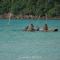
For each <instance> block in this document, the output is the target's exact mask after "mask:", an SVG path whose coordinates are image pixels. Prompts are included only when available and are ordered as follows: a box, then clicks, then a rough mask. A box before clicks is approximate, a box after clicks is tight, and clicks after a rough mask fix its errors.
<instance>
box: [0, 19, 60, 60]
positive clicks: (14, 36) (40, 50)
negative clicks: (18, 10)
mask: <svg viewBox="0 0 60 60" xmlns="http://www.w3.org/2000/svg"><path fill="white" fill-rule="evenodd" d="M8 23H9V24H8ZM30 23H33V24H34V25H35V26H39V27H42V26H43V25H44V24H45V20H11V21H10V22H8V20H5V19H0V60H60V21H59V20H48V25H49V27H50V28H58V29H59V31H58V32H24V31H21V30H22V29H23V28H24V27H25V26H27V25H28V24H30Z"/></svg>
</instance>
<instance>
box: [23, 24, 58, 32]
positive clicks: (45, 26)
mask: <svg viewBox="0 0 60 60" xmlns="http://www.w3.org/2000/svg"><path fill="white" fill-rule="evenodd" d="M24 31H30V32H34V31H44V32H48V31H49V29H48V25H47V24H45V25H44V27H43V29H40V28H39V27H37V28H35V27H34V25H33V24H30V25H28V26H26V27H25V29H24ZM50 31H54V32H56V31H58V29H57V28H56V29H54V30H50Z"/></svg>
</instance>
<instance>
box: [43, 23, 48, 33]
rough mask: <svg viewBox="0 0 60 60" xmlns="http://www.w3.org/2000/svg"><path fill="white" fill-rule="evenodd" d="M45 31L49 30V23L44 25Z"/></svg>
mask: <svg viewBox="0 0 60 60" xmlns="http://www.w3.org/2000/svg"><path fill="white" fill-rule="evenodd" d="M43 30H44V31H45V32H47V31H48V25H47V24H45V26H44V29H43Z"/></svg>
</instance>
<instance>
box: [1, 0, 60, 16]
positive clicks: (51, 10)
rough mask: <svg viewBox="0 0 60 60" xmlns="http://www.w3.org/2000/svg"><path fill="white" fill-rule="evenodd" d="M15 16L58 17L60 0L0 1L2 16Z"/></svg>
mask: <svg viewBox="0 0 60 60" xmlns="http://www.w3.org/2000/svg"><path fill="white" fill-rule="evenodd" d="M8 12H11V13H13V14H16V15H17V14H23V15H40V16H44V15H45V13H47V14H48V16H56V15H59V14H60V0H0V15H1V14H4V13H8Z"/></svg>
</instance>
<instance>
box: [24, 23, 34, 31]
mask: <svg viewBox="0 0 60 60" xmlns="http://www.w3.org/2000/svg"><path fill="white" fill-rule="evenodd" d="M24 31H35V29H34V25H33V24H30V25H28V26H27V27H25V29H24Z"/></svg>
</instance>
